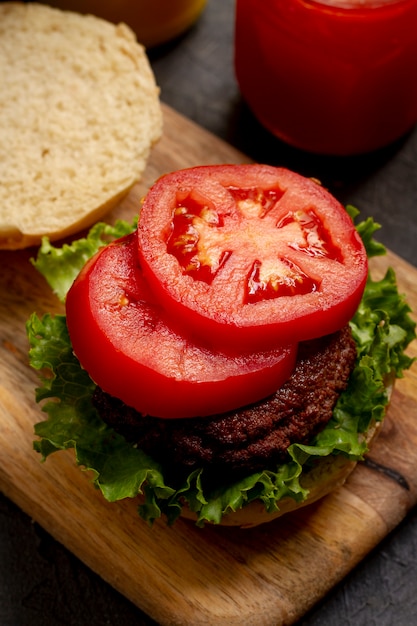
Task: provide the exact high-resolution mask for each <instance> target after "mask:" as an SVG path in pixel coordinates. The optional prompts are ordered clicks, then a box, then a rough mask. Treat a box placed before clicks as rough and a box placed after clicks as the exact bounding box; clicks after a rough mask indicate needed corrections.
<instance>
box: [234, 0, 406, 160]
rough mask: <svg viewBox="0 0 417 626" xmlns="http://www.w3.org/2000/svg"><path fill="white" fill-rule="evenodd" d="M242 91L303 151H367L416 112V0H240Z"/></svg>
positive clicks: (400, 130)
mask: <svg viewBox="0 0 417 626" xmlns="http://www.w3.org/2000/svg"><path fill="white" fill-rule="evenodd" d="M235 69H236V77H237V80H238V83H239V86H240V90H241V93H242V95H243V98H244V99H245V100H246V102H247V104H248V106H249V107H250V108H251V110H252V111H253V113H254V114H255V116H256V117H257V118H258V119H259V121H260V122H261V123H262V124H263V125H264V126H265V127H266V128H268V129H269V130H270V131H271V132H272V133H273V134H275V135H276V136H277V137H279V138H281V139H283V140H284V141H286V142H287V143H289V144H291V145H293V146H295V147H297V148H301V149H303V150H307V151H310V152H315V153H321V154H330V155H332V154H333V155H352V154H359V153H365V152H369V151H372V150H375V149H377V148H380V147H383V146H385V145H387V144H390V143H391V142H393V141H394V140H396V139H398V138H399V137H401V136H403V135H404V134H405V133H406V132H407V131H409V130H411V129H412V128H413V126H414V124H415V123H416V122H417V0H263V1H259V0H237V5H236V30H235Z"/></svg>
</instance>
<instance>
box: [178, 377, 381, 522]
mask: <svg viewBox="0 0 417 626" xmlns="http://www.w3.org/2000/svg"><path fill="white" fill-rule="evenodd" d="M392 390H393V383H392V382H391V381H390V383H389V386H387V391H388V394H389V396H390V397H391V393H392ZM382 424H383V421H382V422H375V423H374V424H373V425H372V426H371V427H370V428H369V430H368V432H367V433H366V435H364V438H365V440H366V443H367V446H368V449H369V448H370V446H371V445H372V443H373V442H374V441H375V439H376V438H377V436H378V434H379V432H380V430H381V426H382ZM356 465H357V461H351V460H349V459H348V458H347V457H345V456H343V455H337V456H328V457H323V458H321V459H318V460H317V461H316V463H315V465H314V466H313V467H312V468H311V469H310V470H309V471H308V472H306V473H305V474H303V476H302V477H301V479H300V483H301V485H302V487H304V488H305V489H308V492H309V493H308V496H307V498H306V499H305V500H303V501H302V502H297V501H296V500H294V499H293V498H283V499H282V500H281V501H280V502H279V509H278V510H277V511H274V512H272V513H268V512H267V510H266V509H265V506H264V504H263V503H262V502H261V501H260V500H255V501H253V502H250V503H249V504H247V505H246V506H244V507H243V508H241V509H239V510H237V511H234V512H231V513H227V514H226V515H224V516H223V517H222V520H221V522H220V526H238V527H240V528H252V527H254V526H259V525H260V524H264V523H265V522H271V521H272V520H274V519H277V518H278V517H281V516H282V515H285V514H286V513H290V512H291V511H295V510H296V509H300V508H302V507H305V506H308V505H309V504H312V503H313V502H316V501H317V500H320V499H321V498H323V497H324V496H326V495H328V494H329V493H331V492H332V491H334V490H335V489H337V488H339V487H341V486H342V485H343V484H344V483H345V481H346V479H347V478H348V476H349V474H351V473H352V471H353V470H354V469H355V467H356ZM181 517H184V518H185V519H189V520H193V521H196V519H197V517H196V515H195V513H194V512H192V511H190V509H188V508H187V507H186V506H185V507H183V509H182V512H181Z"/></svg>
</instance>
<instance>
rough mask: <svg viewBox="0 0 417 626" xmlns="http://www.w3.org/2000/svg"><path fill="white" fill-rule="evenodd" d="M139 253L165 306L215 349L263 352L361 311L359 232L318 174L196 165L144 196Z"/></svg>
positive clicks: (363, 268)
mask: <svg viewBox="0 0 417 626" xmlns="http://www.w3.org/2000/svg"><path fill="white" fill-rule="evenodd" d="M137 235H138V253H139V258H140V261H141V264H142V267H143V271H144V273H145V275H146V278H147V280H148V282H149V284H150V286H151V288H152V290H153V291H154V293H155V294H156V296H157V297H158V299H159V301H160V302H161V304H162V305H163V306H164V307H165V308H166V309H168V310H169V311H170V312H171V314H172V315H177V316H178V319H179V321H180V322H181V323H182V324H183V325H184V328H192V329H193V330H194V332H196V333H198V334H199V336H204V337H205V338H206V340H210V341H211V342H212V345H213V346H222V348H223V349H228V350H229V349H231V350H244V349H248V350H254V349H256V348H261V349H265V348H267V347H271V346H277V345H279V344H280V343H293V342H298V341H301V340H306V339H311V338H315V337H320V336H323V335H326V334H329V333H332V332H334V331H336V330H339V329H340V328H342V327H343V326H344V325H345V324H346V323H347V322H348V321H349V320H350V319H351V317H352V316H353V314H354V312H355V310H356V308H357V306H358V304H359V301H360V299H361V296H362V293H363V289H364V286H365V282H366V277H367V270H368V266H367V258H366V252H365V249H364V246H363V244H362V241H361V239H360V237H359V235H358V234H357V232H356V230H355V227H354V225H353V223H352V220H351V218H350V217H349V215H348V214H347V212H346V211H345V209H344V207H343V206H342V205H341V204H340V203H339V202H338V201H337V200H336V199H335V198H334V197H333V196H332V195H331V194H330V193H329V192H327V191H326V190H325V189H324V188H322V187H321V186H320V185H319V184H318V183H317V182H315V181H313V180H311V179H307V178H304V177H303V176H300V175H298V174H295V173H293V172H290V171H288V170H286V169H282V168H276V167H272V166H266V165H258V164H253V165H252V164H245V165H220V166H199V167H195V168H191V169H186V170H181V171H178V172H173V173H171V174H167V175H166V176H164V177H162V178H160V179H159V180H158V181H157V182H156V183H155V185H154V186H153V187H152V188H151V189H150V191H149V192H148V194H147V196H146V197H145V200H144V203H143V206H142V209H141V213H140V218H139V225H138V231H137Z"/></svg>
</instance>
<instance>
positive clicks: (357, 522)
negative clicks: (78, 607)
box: [0, 107, 417, 626]
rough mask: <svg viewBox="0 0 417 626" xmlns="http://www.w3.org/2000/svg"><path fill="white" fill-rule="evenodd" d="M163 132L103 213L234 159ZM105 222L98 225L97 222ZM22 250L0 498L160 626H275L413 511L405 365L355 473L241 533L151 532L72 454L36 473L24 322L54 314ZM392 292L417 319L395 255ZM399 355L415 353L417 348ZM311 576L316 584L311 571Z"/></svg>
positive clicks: (2, 373) (33, 381)
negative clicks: (138, 172) (170, 176)
mask: <svg viewBox="0 0 417 626" xmlns="http://www.w3.org/2000/svg"><path fill="white" fill-rule="evenodd" d="M164 114H165V133H164V136H163V139H162V140H161V141H160V143H159V144H158V145H157V146H156V147H155V149H154V151H153V154H152V158H151V160H150V163H149V166H148V169H147V171H146V174H145V176H144V180H143V182H142V184H140V185H138V186H137V187H136V188H135V189H133V190H132V192H131V194H130V195H129V197H128V198H127V199H126V200H125V201H124V202H123V203H122V205H121V206H120V207H118V209H117V210H116V211H115V212H114V213H113V214H112V216H110V217H111V219H113V218H114V217H116V216H117V217H125V218H127V219H131V218H132V216H133V215H134V214H135V213H136V211H137V207H138V200H139V198H140V197H141V196H142V195H143V193H144V192H145V190H146V189H147V188H148V186H149V185H150V184H151V183H152V182H153V181H154V180H155V179H156V178H157V177H158V176H159V175H160V174H162V173H164V172H167V171H170V170H173V169H178V168H181V167H186V166H191V165H197V164H203V163H219V162H241V161H244V160H246V159H245V158H244V157H243V156H242V155H241V154H239V153H238V152H236V151H235V150H234V149H232V148H231V147H230V146H228V145H227V144H225V143H223V142H222V141H220V140H219V139H217V138H215V137H214V136H212V135H210V134H209V133H207V132H206V131H204V130H202V129H201V128H199V127H197V126H196V125H194V124H193V123H191V122H190V121H188V120H186V119H184V118H183V117H181V116H180V115H178V114H177V113H175V112H174V111H172V110H170V109H169V108H167V107H164ZM109 219H110V218H109ZM34 254H35V251H34V250H29V251H20V252H2V253H1V254H0V262H1V273H0V274H1V276H0V337H1V346H0V351H1V360H0V449H1V463H0V489H2V491H3V492H4V493H5V494H6V496H8V497H9V498H10V499H11V500H13V501H14V502H16V503H17V504H18V505H19V506H20V507H21V508H22V509H23V510H24V511H25V512H26V513H28V514H29V515H30V516H32V518H33V519H34V520H36V521H37V522H38V523H39V524H41V525H42V526H43V527H44V528H45V529H46V530H47V531H48V532H49V533H51V534H52V535H53V536H54V537H55V538H56V539H57V540H58V541H60V542H61V543H62V544H64V545H65V546H66V547H67V548H69V549H70V550H71V551H73V553H74V554H76V555H77V556H78V557H79V558H80V559H81V560H82V561H84V562H85V563H86V564H87V565H88V566H89V567H90V568H92V569H93V570H94V571H95V572H97V573H98V574H99V575H100V576H102V577H103V578H104V579H105V580H106V581H108V582H109V583H110V584H111V585H113V586H114V587H115V588H116V589H118V590H119V591H120V592H121V593H123V594H125V596H127V597H128V598H129V599H130V600H131V601H132V602H133V603H135V604H136V605H138V606H139V607H140V608H141V609H142V610H144V611H145V612H147V613H148V614H149V615H150V616H151V617H152V618H153V619H154V620H156V621H157V622H158V623H160V624H163V625H165V624H170V625H173V624H177V625H179V624H182V625H185V626H198V625H203V624H204V625H213V626H220V625H227V626H233V625H234V624H236V625H239V626H240V625H241V624H251V625H264V626H272V625H273V626H279V625H281V624H291V623H293V622H294V621H296V620H297V619H299V618H300V617H301V616H302V615H303V614H304V613H305V612H306V611H307V610H308V609H310V608H311V607H312V606H313V605H314V604H315V603H316V602H317V601H318V600H319V599H320V598H322V597H323V596H324V595H325V594H326V593H327V592H328V591H329V590H330V589H331V588H332V587H333V586H334V585H335V584H336V583H337V582H339V581H340V580H341V579H342V578H343V577H344V576H345V575H346V574H347V573H348V572H349V571H350V570H351V569H352V568H353V567H354V566H355V565H356V564H357V563H358V562H359V561H360V560H361V559H362V558H363V557H364V556H365V555H366V554H367V553H368V552H369V551H370V550H371V549H372V548H374V547H375V546H376V545H377V544H378V542H379V541H381V539H383V538H384V537H385V536H386V535H387V533H389V532H390V531H391V530H392V529H393V528H394V527H395V526H396V525H397V524H398V523H399V522H400V521H401V520H402V519H403V518H404V516H405V515H406V513H407V512H408V511H409V510H410V508H411V507H412V506H413V505H414V504H416V502H417V374H416V370H417V367H414V368H413V369H412V370H411V371H409V372H407V374H406V376H405V378H404V379H402V380H400V381H399V382H398V384H397V387H396V390H395V393H394V396H393V399H392V405H391V408H390V411H389V415H388V417H387V419H386V422H385V425H384V428H383V430H382V433H381V435H380V437H379V439H378V440H377V442H376V444H375V447H374V449H373V451H372V454H371V455H370V458H369V461H368V462H367V463H362V464H360V465H359V466H358V467H357V468H356V470H355V471H354V473H353V474H352V476H351V478H350V479H349V480H348V482H347V483H346V485H345V486H344V487H343V488H341V489H339V490H338V491H337V492H335V493H333V494H332V495H330V496H328V497H327V498H325V499H324V500H322V501H321V502H319V503H316V504H314V505H312V506H311V507H309V508H307V509H304V510H302V511H298V512H296V513H294V514H291V515H289V516H287V517H284V518H283V519H281V520H276V521H275V522H271V523H269V524H265V525H263V526H261V527H258V528H255V529H251V530H240V529H239V530H238V529H233V528H215V527H206V528H205V529H203V530H201V529H197V528H196V527H195V526H194V525H193V524H192V523H189V522H186V521H182V520H181V521H179V522H178V523H176V524H175V525H174V527H172V528H167V527H166V526H165V524H164V523H163V522H157V523H156V524H155V525H154V527H153V528H152V529H151V528H149V527H148V526H147V525H146V524H145V523H144V522H143V521H142V520H141V519H140V518H139V517H138V516H137V514H136V503H135V502H134V501H125V502H122V503H119V504H108V503H106V502H105V501H104V500H103V498H102V497H101V495H100V493H99V492H98V491H96V490H95V489H94V488H93V487H92V485H91V477H90V476H89V475H88V474H87V473H86V472H83V471H81V470H80V469H79V468H77V467H76V466H75V464H74V458H73V454H72V452H71V451H68V452H65V453H58V454H56V455H53V456H52V457H50V458H48V460H47V461H46V462H45V463H41V462H40V457H39V455H38V454H36V453H35V452H34V451H33V449H32V441H33V424H34V423H35V422H37V421H40V420H42V419H44V417H45V416H44V414H42V412H41V410H40V409H39V407H37V406H36V404H35V400H34V387H35V386H36V385H37V384H38V378H37V374H36V373H35V372H34V371H32V370H31V369H30V368H29V365H28V357H27V351H28V345H27V340H26V334H25V321H26V319H27V318H28V316H29V315H30V314H31V313H32V311H36V312H37V313H38V314H39V315H42V314H43V313H44V312H47V311H60V310H61V307H60V305H59V304H58V302H57V301H56V300H55V298H54V297H53V296H52V295H51V293H50V291H49V288H48V287H47V286H46V284H45V282H44V281H43V279H42V277H41V276H40V275H38V274H37V272H36V271H35V270H34V269H33V267H32V266H31V265H30V263H29V258H30V257H31V256H33V255H34ZM388 264H389V265H392V266H394V268H395V270H396V272H397V276H398V282H399V286H400V290H401V291H403V292H404V293H406V294H407V297H408V300H409V303H410V305H411V306H412V307H413V308H414V310H415V311H417V269H415V268H413V267H412V266H410V265H409V264H407V263H406V262H404V261H403V260H401V259H400V258H398V257H396V256H394V255H393V254H388V256H387V258H380V259H378V260H377V261H376V262H375V263H373V268H374V270H375V271H374V276H375V277H376V276H380V275H381V273H382V272H383V271H384V270H385V268H386V267H387V265H388ZM410 354H412V355H416V356H417V346H416V345H413V346H412V347H411V349H410ZM318 571H319V572H320V575H319V576H318V575H317V572H318Z"/></svg>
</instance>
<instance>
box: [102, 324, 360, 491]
mask: <svg viewBox="0 0 417 626" xmlns="http://www.w3.org/2000/svg"><path fill="white" fill-rule="evenodd" d="M355 359H356V345H355V342H354V340H353V338H352V335H351V330H350V327H349V326H346V327H345V328H343V329H342V330H341V331H339V332H337V333H335V334H332V335H328V336H326V337H322V338H320V339H315V340H312V341H306V342H303V343H300V346H299V351H298V358H297V364H296V367H295V369H294V371H293V373H292V375H291V377H290V378H289V379H288V380H287V382H286V383H285V384H284V385H283V386H282V387H280V388H279V389H278V390H277V391H276V392H275V393H274V394H273V395H271V396H269V397H268V398H266V399H264V400H261V401H259V402H257V403H255V404H252V405H250V406H246V407H243V408H241V409H237V410H235V411H230V412H228V413H224V414H221V415H214V416H211V417H196V418H191V419H190V418H184V419H160V418H154V417H149V416H142V415H141V414H140V413H138V412H137V411H135V410H134V409H132V408H130V407H128V406H126V405H125V404H124V403H123V402H121V401H120V400H118V399H116V398H114V397H111V396H109V395H108V394H106V393H104V392H103V391H102V390H101V389H100V388H97V389H96V392H95V394H94V404H95V406H96V408H97V410H98V411H99V414H100V415H101V417H102V419H103V420H104V421H105V422H106V423H107V424H108V425H110V426H112V427H113V428H114V429H115V430H116V431H117V432H119V433H121V434H122V435H124V437H125V438H126V439H128V440H129V441H132V442H134V443H136V444H137V445H138V447H139V448H141V449H142V450H143V451H144V452H146V453H148V454H149V455H150V456H152V457H153V458H154V459H155V460H157V461H159V462H160V463H161V464H162V465H163V466H165V467H167V468H168V470H169V473H168V475H170V476H171V477H172V478H173V480H174V481H176V480H181V477H182V476H185V475H188V474H189V473H190V472H191V471H192V470H193V469H196V468H200V467H203V468H206V469H205V473H206V474H208V475H209V476H211V477H212V479H213V480H214V481H215V480H216V476H219V477H220V476H222V477H223V481H224V476H225V475H227V476H230V477H231V478H232V477H238V476H240V475H243V474H246V475H247V474H249V473H253V472H256V471H259V470H262V469H267V468H270V469H273V468H274V466H276V465H277V464H279V463H282V462H285V461H286V460H288V453H287V449H288V446H289V445H290V444H291V443H294V442H298V443H308V442H309V441H310V440H311V438H312V437H313V436H314V435H316V434H317V433H318V432H319V431H320V430H322V429H323V428H324V426H325V425H326V424H327V422H328V421H329V420H330V418H331V416H332V413H333V409H334V406H335V404H336V401H337V399H338V397H339V395H340V393H341V392H342V391H343V390H344V389H345V388H346V386H347V383H348V379H349V376H350V374H351V372H352V369H353V367H354V363H355ZM161 393H163V390H162V389H161Z"/></svg>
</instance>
